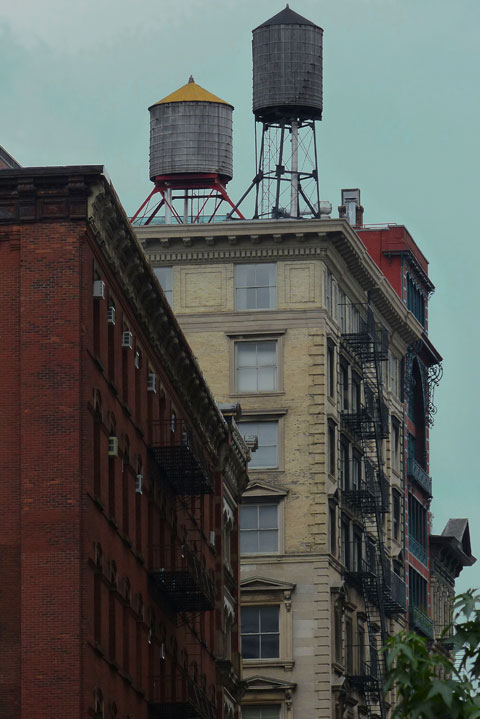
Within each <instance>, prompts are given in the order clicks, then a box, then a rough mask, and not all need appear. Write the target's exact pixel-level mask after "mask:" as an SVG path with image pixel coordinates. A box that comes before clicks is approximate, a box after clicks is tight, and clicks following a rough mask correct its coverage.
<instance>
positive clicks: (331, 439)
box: [328, 421, 336, 477]
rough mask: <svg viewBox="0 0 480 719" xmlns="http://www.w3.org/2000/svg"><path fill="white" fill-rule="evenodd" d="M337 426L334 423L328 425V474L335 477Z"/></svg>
mask: <svg viewBox="0 0 480 719" xmlns="http://www.w3.org/2000/svg"><path fill="white" fill-rule="evenodd" d="M335 465H336V457H335V425H334V424H333V422H330V421H329V423H328V473H329V474H331V475H332V477H334V476H335V469H336V468H335Z"/></svg>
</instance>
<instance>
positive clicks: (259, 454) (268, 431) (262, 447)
mask: <svg viewBox="0 0 480 719" xmlns="http://www.w3.org/2000/svg"><path fill="white" fill-rule="evenodd" d="M240 430H241V433H242V435H243V436H244V437H246V436H247V435H256V436H257V437H258V449H257V450H256V451H255V452H253V453H252V459H251V461H250V464H249V465H248V466H249V469H263V468H269V469H274V468H276V467H278V421H277V420H271V421H261V422H241V424H240Z"/></svg>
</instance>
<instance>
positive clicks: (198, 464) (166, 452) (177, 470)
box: [150, 420, 213, 495]
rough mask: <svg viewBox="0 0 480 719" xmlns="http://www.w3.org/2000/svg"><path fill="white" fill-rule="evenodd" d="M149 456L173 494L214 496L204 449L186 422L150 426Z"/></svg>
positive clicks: (164, 422) (173, 421)
mask: <svg viewBox="0 0 480 719" xmlns="http://www.w3.org/2000/svg"><path fill="white" fill-rule="evenodd" d="M150 452H151V454H152V456H153V458H154V459H155V462H156V464H157V465H158V466H159V467H160V469H161V470H162V471H163V473H164V474H165V476H166V478H167V480H168V482H169V483H170V485H171V486H172V488H173V490H174V491H175V492H176V494H180V495H198V494H212V493H213V482H212V478H211V471H210V469H209V467H208V465H207V462H206V460H205V448H204V447H203V445H202V444H201V442H200V441H199V439H198V437H197V435H196V434H195V432H194V431H193V430H192V428H191V427H190V426H189V425H188V424H187V422H185V421H183V420H172V421H169V422H166V421H158V422H152V424H151V442H150ZM154 474H155V472H154ZM154 478H155V477H154Z"/></svg>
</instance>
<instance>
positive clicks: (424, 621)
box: [408, 607, 433, 639]
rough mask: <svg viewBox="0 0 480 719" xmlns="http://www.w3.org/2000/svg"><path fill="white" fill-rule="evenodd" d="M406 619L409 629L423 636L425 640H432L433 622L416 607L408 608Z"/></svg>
mask: <svg viewBox="0 0 480 719" xmlns="http://www.w3.org/2000/svg"><path fill="white" fill-rule="evenodd" d="M408 618H409V622H410V629H413V630H414V631H416V632H420V634H423V635H424V636H425V637H427V639H433V622H432V620H431V619H430V618H429V617H427V615H426V614H425V612H423V611H422V610H421V609H419V608H418V607H410V609H409V613H408Z"/></svg>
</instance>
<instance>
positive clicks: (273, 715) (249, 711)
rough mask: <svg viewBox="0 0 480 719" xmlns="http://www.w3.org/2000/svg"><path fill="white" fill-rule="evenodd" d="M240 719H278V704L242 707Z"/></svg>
mask: <svg viewBox="0 0 480 719" xmlns="http://www.w3.org/2000/svg"><path fill="white" fill-rule="evenodd" d="M242 719H280V705H279V704H252V705H250V706H242Z"/></svg>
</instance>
